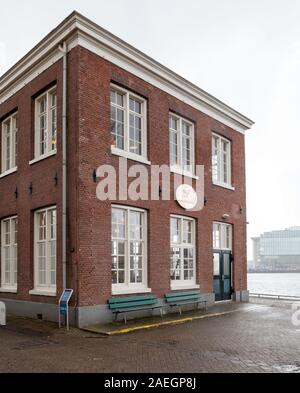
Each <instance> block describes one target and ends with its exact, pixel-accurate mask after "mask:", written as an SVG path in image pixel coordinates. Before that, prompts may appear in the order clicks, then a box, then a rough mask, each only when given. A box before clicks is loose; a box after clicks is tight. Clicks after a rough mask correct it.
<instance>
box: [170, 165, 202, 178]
mask: <svg viewBox="0 0 300 393" xmlns="http://www.w3.org/2000/svg"><path fill="white" fill-rule="evenodd" d="M170 172H171V173H176V175H181V176H184V177H190V178H191V179H195V180H199V176H195V175H192V174H191V173H190V172H186V171H183V170H182V169H181V168H179V167H177V166H176V167H175V166H171V167H170Z"/></svg>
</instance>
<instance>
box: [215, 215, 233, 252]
mask: <svg viewBox="0 0 300 393" xmlns="http://www.w3.org/2000/svg"><path fill="white" fill-rule="evenodd" d="M217 227H218V228H220V230H218V231H219V233H220V234H219V245H217V243H216V231H217ZM227 230H228V231H229V242H227V232H226V231H227ZM232 247H233V225H232V224H225V223H224V222H217V221H215V222H213V249H214V250H224V251H227V250H228V251H232Z"/></svg>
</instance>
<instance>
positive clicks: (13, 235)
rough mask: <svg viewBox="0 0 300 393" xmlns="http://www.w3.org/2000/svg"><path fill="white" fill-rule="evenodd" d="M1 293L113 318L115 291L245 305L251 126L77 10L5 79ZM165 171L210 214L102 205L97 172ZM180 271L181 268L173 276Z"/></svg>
mask: <svg viewBox="0 0 300 393" xmlns="http://www.w3.org/2000/svg"><path fill="white" fill-rule="evenodd" d="M0 122H1V174H0V196H1V199H0V219H1V270H0V275H1V287H0V299H1V300H3V301H4V302H5V303H6V305H7V309H8V312H10V313H14V314H17V315H25V316H32V317H37V316H38V315H39V316H40V317H42V318H45V319H50V320H57V315H58V310H57V303H58V299H59V297H60V295H61V292H62V290H63V288H64V287H68V288H72V289H73V290H74V294H73V297H72V301H71V318H72V322H73V323H74V324H76V325H78V326H83V325H86V324H88V323H90V322H94V321H99V320H103V321H104V320H109V319H110V318H111V312H110V311H109V310H108V308H107V306H106V304H107V300H108V298H110V297H111V296H115V295H117V296H123V295H128V294H133V293H136V294H144V293H153V294H156V295H157V296H159V298H161V299H162V298H163V295H164V294H165V293H167V292H170V291H176V290H180V291H182V290H189V289H193V288H200V291H201V293H202V294H203V296H205V297H206V298H207V299H208V300H209V301H210V302H214V301H215V299H216V300H222V299H231V298H232V299H233V300H236V301H239V300H242V301H245V300H247V296H248V292H247V279H246V270H247V266H246V197H245V192H246V190H245V144H244V138H245V137H244V133H245V131H246V130H247V129H249V128H251V126H252V125H253V122H252V121H251V120H249V119H248V118H246V117H245V116H243V115H241V114H240V113H238V112H236V111H235V110H234V109H232V108H230V107H228V106H227V105H225V104H224V103H222V102H221V101H219V100H217V99H216V98H214V97H212V96H211V95H209V94H208V93H206V92H204V91H203V90H201V89H199V88H198V87H197V86H195V85H193V84H192V83H190V82H188V81H186V80H185V79H183V78H182V77H180V76H179V75H177V74H175V73H174V72H172V71H170V70H169V69H167V68H166V67H164V66H162V65H161V64H159V63H158V62H156V61H155V60H153V59H151V58H150V57H148V56H147V55H145V54H143V53H141V52H140V51H138V50H137V49H135V48H133V47H132V46H130V45H128V44H127V43H125V42H124V41H122V40H120V39H119V38H117V37H115V36H114V35H112V34H111V33H109V32H107V31H105V30H104V29H102V28H101V27H99V26H97V25H96V24H94V23H93V22H91V21H90V20H88V19H86V18H85V17H83V16H82V15H80V14H78V13H76V12H73V13H72V14H71V15H70V16H69V17H67V18H66V19H65V20H64V21H63V22H62V23H61V24H60V25H59V26H58V27H56V28H55V29H54V30H53V31H51V32H50V33H49V34H48V35H47V36H46V37H45V38H44V39H43V40H42V41H41V42H40V43H39V44H38V45H37V46H36V47H34V48H33V49H32V50H31V51H30V52H29V53H28V54H27V55H26V56H25V57H24V58H22V59H21V60H20V61H19V62H18V63H17V64H15V65H14V66H13V67H12V68H11V69H10V70H9V71H8V72H6V73H5V74H4V75H3V76H1V77H0ZM119 157H123V158H126V159H127V160H128V161H127V164H128V167H129V168H130V167H131V166H132V165H134V164H136V163H139V164H142V165H143V166H144V167H145V168H146V170H147V171H150V167H151V165H163V164H167V165H170V167H171V172H172V175H171V182H173V178H172V176H173V175H174V176H175V173H177V174H178V173H179V174H185V175H187V176H189V177H190V178H191V179H193V181H196V176H195V166H196V164H199V165H200V164H201V165H204V168H205V174H204V193H205V206H204V208H203V209H201V210H199V211H189V210H185V209H183V208H182V207H181V206H180V205H179V203H178V202H177V201H176V200H175V198H174V197H173V195H172V198H171V200H169V201H163V200H158V201H154V200H137V201H132V200H127V201H126V200H125V201H124V200H118V199H116V200H114V201H111V200H109V201H100V200H99V199H98V198H97V197H96V189H97V184H98V180H99V179H97V177H96V176H97V168H98V167H99V166H100V165H102V164H109V165H112V166H113V167H115V168H116V170H117V172H118V170H119V169H118V168H119ZM170 271H171V274H170Z"/></svg>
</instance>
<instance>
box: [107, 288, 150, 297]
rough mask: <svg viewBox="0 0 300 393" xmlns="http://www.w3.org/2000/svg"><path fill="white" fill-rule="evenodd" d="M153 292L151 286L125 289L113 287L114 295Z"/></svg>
mask: <svg viewBox="0 0 300 393" xmlns="http://www.w3.org/2000/svg"><path fill="white" fill-rule="evenodd" d="M150 292H152V289H151V288H145V287H143V288H130V287H128V288H126V289H125V288H124V289H112V291H111V294H112V295H130V294H132V293H150Z"/></svg>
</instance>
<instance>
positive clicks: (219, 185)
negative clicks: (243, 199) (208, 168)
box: [213, 182, 235, 191]
mask: <svg viewBox="0 0 300 393" xmlns="http://www.w3.org/2000/svg"><path fill="white" fill-rule="evenodd" d="M213 185H214V186H218V187H223V188H227V190H231V191H235V187H233V186H231V185H229V184H226V183H221V182H213Z"/></svg>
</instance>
